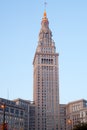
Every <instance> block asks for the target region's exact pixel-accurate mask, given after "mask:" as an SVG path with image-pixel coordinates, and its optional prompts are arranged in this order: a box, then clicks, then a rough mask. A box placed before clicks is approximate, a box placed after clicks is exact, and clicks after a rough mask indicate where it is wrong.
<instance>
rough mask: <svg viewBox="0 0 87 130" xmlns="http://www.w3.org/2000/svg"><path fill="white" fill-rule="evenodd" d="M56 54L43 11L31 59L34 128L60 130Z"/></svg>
mask: <svg viewBox="0 0 87 130" xmlns="http://www.w3.org/2000/svg"><path fill="white" fill-rule="evenodd" d="M58 56H59V54H58V53H56V47H55V43H54V41H53V39H52V32H51V30H50V29H49V21H48V18H47V14H46V11H44V15H43V18H42V21H41V29H40V32H39V41H38V45H37V49H36V53H35V56H34V60H33V67H34V73H33V76H34V77H33V78H34V101H35V105H36V124H35V125H36V126H35V128H36V130H60V128H59V123H60V122H59V65H58Z"/></svg>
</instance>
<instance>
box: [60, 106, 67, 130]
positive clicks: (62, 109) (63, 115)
mask: <svg viewBox="0 0 87 130" xmlns="http://www.w3.org/2000/svg"><path fill="white" fill-rule="evenodd" d="M60 130H66V104H60Z"/></svg>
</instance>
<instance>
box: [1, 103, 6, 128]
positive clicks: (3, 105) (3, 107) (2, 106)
mask: <svg viewBox="0 0 87 130" xmlns="http://www.w3.org/2000/svg"><path fill="white" fill-rule="evenodd" d="M5 107H6V105H5V104H2V105H1V108H2V109H3V127H2V129H3V130H5Z"/></svg>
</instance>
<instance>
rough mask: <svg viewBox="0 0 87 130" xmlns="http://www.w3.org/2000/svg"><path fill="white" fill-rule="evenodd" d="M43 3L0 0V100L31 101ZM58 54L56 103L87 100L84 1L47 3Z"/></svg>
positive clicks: (40, 0)
mask: <svg viewBox="0 0 87 130" xmlns="http://www.w3.org/2000/svg"><path fill="white" fill-rule="evenodd" d="M43 12H44V0H0V97H2V98H7V99H16V98H22V99H27V100H33V65H32V62H33V58H34V54H35V51H36V47H37V44H38V34H39V31H40V28H41V20H42V17H43ZM46 12H47V17H48V20H49V27H50V29H51V31H52V34H53V40H54V41H55V45H56V51H57V52H58V53H59V85H60V86H59V87H60V88H59V90H60V103H68V102H71V101H74V100H79V99H82V98H84V99H87V0H47V8H46Z"/></svg>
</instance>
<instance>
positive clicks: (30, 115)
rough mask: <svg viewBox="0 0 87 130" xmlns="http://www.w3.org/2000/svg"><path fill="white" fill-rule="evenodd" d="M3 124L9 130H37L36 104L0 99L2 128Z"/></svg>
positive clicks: (21, 100) (0, 125)
mask: <svg viewBox="0 0 87 130" xmlns="http://www.w3.org/2000/svg"><path fill="white" fill-rule="evenodd" d="M3 123H5V124H6V125H7V128H8V130H35V105H34V102H31V101H29V100H23V99H16V100H13V101H11V100H7V99H3V98H0V128H1V129H2V126H3Z"/></svg>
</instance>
